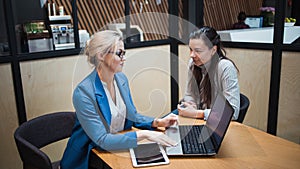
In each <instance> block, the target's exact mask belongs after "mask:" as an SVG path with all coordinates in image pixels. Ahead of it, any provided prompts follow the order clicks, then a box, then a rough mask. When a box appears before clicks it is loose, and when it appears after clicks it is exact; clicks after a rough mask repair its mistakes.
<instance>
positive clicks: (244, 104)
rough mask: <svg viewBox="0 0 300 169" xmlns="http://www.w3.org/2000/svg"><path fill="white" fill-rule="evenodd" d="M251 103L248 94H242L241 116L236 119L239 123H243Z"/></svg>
mask: <svg viewBox="0 0 300 169" xmlns="http://www.w3.org/2000/svg"><path fill="white" fill-rule="evenodd" d="M249 105H250V101H249V99H248V97H247V96H245V95H244V94H242V93H241V94H240V113H239V117H238V119H237V120H236V121H237V122H239V123H243V121H244V119H245V116H246V113H247V110H248V108H249Z"/></svg>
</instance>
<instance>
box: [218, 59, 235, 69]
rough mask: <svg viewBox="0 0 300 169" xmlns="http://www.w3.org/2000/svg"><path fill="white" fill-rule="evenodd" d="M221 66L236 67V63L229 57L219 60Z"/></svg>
mask: <svg viewBox="0 0 300 169" xmlns="http://www.w3.org/2000/svg"><path fill="white" fill-rule="evenodd" d="M219 67H224V68H225V67H234V64H233V63H232V61H231V60H229V59H221V60H220V61H219Z"/></svg>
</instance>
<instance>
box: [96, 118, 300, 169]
mask: <svg viewBox="0 0 300 169" xmlns="http://www.w3.org/2000/svg"><path fill="white" fill-rule="evenodd" d="M190 123H203V121H202V120H197V121H195V120H194V119H188V118H182V117H180V124H190ZM93 152H94V153H95V154H96V155H97V156H98V157H100V158H101V159H102V160H103V161H104V162H105V163H107V164H108V165H109V166H110V167H111V168H113V169H119V168H120V169H127V168H133V166H132V163H131V159H130V155H129V151H119V152H113V153H110V152H100V151H98V150H96V149H93ZM169 159H170V164H169V165H161V166H154V167H149V168H151V169H156V168H159V169H164V168H172V169H177V168H178V169H184V168H188V169H196V168H205V169H210V168H230V169H234V168H236V169H247V168H263V169H265V168H270V169H276V168H280V169H282V168H300V145H299V144H296V143H293V142H290V141H287V140H284V139H282V138H279V137H276V136H273V135H270V134H268V133H266V132H263V131H260V130H257V129H254V128H252V127H248V126H246V125H243V124H240V123H238V122H231V124H230V126H229V129H228V131H227V133H226V135H225V138H224V140H223V143H222V145H221V148H220V150H219V153H218V154H217V155H215V156H213V157H169Z"/></svg>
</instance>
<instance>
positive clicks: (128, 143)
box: [73, 86, 137, 151]
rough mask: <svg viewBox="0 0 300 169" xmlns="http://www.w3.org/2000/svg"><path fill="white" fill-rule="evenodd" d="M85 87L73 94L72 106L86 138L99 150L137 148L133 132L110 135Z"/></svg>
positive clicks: (77, 89) (79, 88)
mask: <svg viewBox="0 0 300 169" xmlns="http://www.w3.org/2000/svg"><path fill="white" fill-rule="evenodd" d="M88 93H89V92H87V91H86V87H83V86H80V87H78V88H76V89H75V91H74V94H73V104H74V107H75V110H76V115H77V118H78V120H79V122H80V124H81V126H82V128H83V130H84V131H85V133H86V134H87V135H88V137H89V138H90V139H91V140H92V141H93V142H94V143H95V144H96V145H97V146H99V147H100V148H101V149H104V150H108V151H109V150H121V149H128V148H131V147H136V146H137V137H136V133H135V132H127V133H125V134H111V133H109V132H107V131H106V129H105V126H104V123H103V122H102V120H101V118H100V116H99V115H98V113H97V111H96V107H95V105H97V104H95V102H96V100H95V98H94V97H93V96H92V95H89V94H88Z"/></svg>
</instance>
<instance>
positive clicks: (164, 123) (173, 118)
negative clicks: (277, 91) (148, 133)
mask: <svg viewBox="0 0 300 169" xmlns="http://www.w3.org/2000/svg"><path fill="white" fill-rule="evenodd" d="M177 123H178V116H177V115H176V114H172V113H171V114H169V115H168V116H166V117H164V118H162V119H155V120H154V121H153V123H152V127H170V126H172V125H174V124H177Z"/></svg>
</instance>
